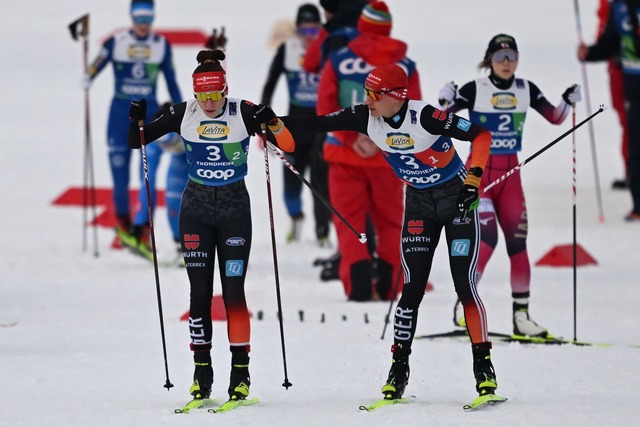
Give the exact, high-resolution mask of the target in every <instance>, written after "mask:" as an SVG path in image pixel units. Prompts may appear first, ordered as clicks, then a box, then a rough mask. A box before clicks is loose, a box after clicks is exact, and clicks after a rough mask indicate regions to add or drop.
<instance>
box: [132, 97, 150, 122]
mask: <svg viewBox="0 0 640 427" xmlns="http://www.w3.org/2000/svg"><path fill="white" fill-rule="evenodd" d="M146 117H147V100H146V99H144V98H142V99H141V100H140V101H135V100H134V101H131V105H130V106H129V120H131V121H132V122H134V123H138V122H139V121H141V120H142V121H144V119H145V118H146Z"/></svg>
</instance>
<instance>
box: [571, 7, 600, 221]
mask: <svg viewBox="0 0 640 427" xmlns="http://www.w3.org/2000/svg"><path fill="white" fill-rule="evenodd" d="M573 10H574V12H575V17H576V30H577V32H578V42H579V43H580V44H584V40H583V37H582V23H581V21H580V6H579V5H578V0H573ZM580 69H581V71H582V83H583V86H584V101H585V106H586V108H587V115H588V116H590V115H591V96H590V94H589V79H588V77H587V65H586V64H585V62H584V61H581V62H580ZM589 140H590V141H591V154H592V158H593V174H594V177H595V179H596V198H597V200H598V213H599V216H598V219H599V221H600V222H604V209H603V207H602V191H601V190H600V174H599V173H598V156H597V155H596V141H595V137H594V131H593V123H589Z"/></svg>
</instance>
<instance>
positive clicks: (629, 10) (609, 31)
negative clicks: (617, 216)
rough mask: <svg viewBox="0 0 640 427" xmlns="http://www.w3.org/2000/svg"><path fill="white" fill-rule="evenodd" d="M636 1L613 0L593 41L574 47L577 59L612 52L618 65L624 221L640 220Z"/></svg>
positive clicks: (598, 57)
mask: <svg viewBox="0 0 640 427" xmlns="http://www.w3.org/2000/svg"><path fill="white" fill-rule="evenodd" d="M638 13H640V0H614V1H612V2H611V10H610V13H609V18H608V19H607V24H606V25H605V28H604V30H603V31H602V33H601V34H600V36H599V37H598V39H597V41H596V43H595V44H593V45H592V46H586V45H584V44H580V45H579V46H578V52H577V55H578V59H579V60H580V61H587V62H589V61H602V60H607V59H610V58H611V57H614V56H615V55H619V56H620V62H621V64H622V83H623V90H624V100H625V112H626V115H627V124H628V131H629V152H628V158H627V177H628V181H629V190H631V199H632V208H631V212H629V214H627V215H626V216H625V220H626V221H633V222H636V221H640V33H639V27H640V25H638Z"/></svg>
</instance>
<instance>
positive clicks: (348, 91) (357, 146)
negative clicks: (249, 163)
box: [317, 1, 421, 301]
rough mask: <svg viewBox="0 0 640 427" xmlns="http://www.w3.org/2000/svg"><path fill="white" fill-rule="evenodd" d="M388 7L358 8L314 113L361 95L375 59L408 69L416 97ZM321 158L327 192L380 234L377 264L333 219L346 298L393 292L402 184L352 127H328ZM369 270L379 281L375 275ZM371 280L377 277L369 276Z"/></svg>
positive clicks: (354, 219)
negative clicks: (352, 31) (350, 33)
mask: <svg viewBox="0 0 640 427" xmlns="http://www.w3.org/2000/svg"><path fill="white" fill-rule="evenodd" d="M391 24H392V19H391V14H390V13H389V9H388V7H387V5H386V4H385V3H384V2H382V1H373V2H371V3H370V4H368V5H367V6H365V8H364V9H363V10H362V13H361V15H360V18H359V21H358V31H359V35H358V36H357V37H355V38H354V39H353V40H352V41H351V42H350V43H349V44H348V45H347V46H346V48H343V49H340V50H338V51H334V52H332V53H331V54H329V57H328V59H327V61H326V63H325V65H324V68H323V69H322V73H321V76H320V85H319V87H318V94H319V96H318V104H317V112H318V114H319V115H325V114H329V113H332V112H334V111H337V110H340V109H342V108H345V107H349V106H352V105H355V104H359V103H362V102H364V97H365V94H364V91H363V90H362V87H363V85H364V82H365V79H366V77H367V75H368V74H369V72H371V70H373V69H374V68H375V67H376V66H378V65H381V64H386V63H397V64H398V65H400V66H401V67H402V68H403V69H404V70H405V72H406V73H407V75H408V76H409V77H408V78H409V86H408V94H407V97H408V98H409V99H420V98H421V92H420V82H419V76H418V71H417V69H416V64H415V62H413V61H412V60H411V59H409V58H407V57H406V52H407V45H406V43H404V42H402V41H400V40H396V39H393V38H391V37H390V33H391ZM324 157H325V160H326V161H327V163H328V164H329V198H330V201H331V203H332V205H333V206H334V207H335V208H336V210H337V211H338V212H340V214H341V215H342V216H343V217H344V218H345V219H346V220H347V221H348V222H349V223H350V224H351V225H352V226H353V227H354V228H355V229H357V230H365V227H366V222H367V216H369V217H370V219H371V223H372V225H373V227H374V229H375V232H376V235H377V256H378V261H377V263H376V266H375V268H376V271H374V265H373V262H372V256H371V254H370V253H369V251H368V249H367V246H366V245H363V244H361V243H360V242H359V240H358V238H357V236H356V235H354V234H353V232H352V231H351V230H350V229H349V228H348V227H347V226H346V225H345V224H344V223H343V222H342V221H340V220H339V219H338V218H334V225H335V229H336V234H337V237H338V249H339V252H340V253H341V254H342V260H341V262H340V268H339V276H340V280H341V281H342V283H343V285H344V291H345V293H346V295H347V297H348V299H349V300H350V301H369V300H371V299H377V298H378V297H379V298H381V299H383V300H387V299H392V298H395V296H396V295H397V293H398V292H399V291H400V288H401V287H400V286H395V284H396V283H400V282H399V279H401V277H400V276H399V275H400V274H401V273H400V271H399V270H400V269H399V262H400V252H399V251H400V249H399V247H398V242H399V239H400V232H401V227H402V216H403V184H402V183H401V182H400V181H398V180H397V179H395V176H394V173H393V171H392V170H391V169H390V168H389V166H388V165H387V164H386V162H385V160H384V158H383V156H382V154H381V152H380V150H379V149H378V148H377V147H376V145H375V144H374V143H373V142H372V141H371V140H370V139H369V138H368V137H366V136H364V135H360V134H358V133H356V132H349V131H341V132H334V133H329V134H328V135H327V139H326V140H325V147H324ZM374 277H376V280H375V281H374ZM374 282H375V283H374Z"/></svg>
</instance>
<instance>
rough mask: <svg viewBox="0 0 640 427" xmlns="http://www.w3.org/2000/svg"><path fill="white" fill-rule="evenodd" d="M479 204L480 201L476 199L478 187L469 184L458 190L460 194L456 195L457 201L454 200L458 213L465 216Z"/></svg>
mask: <svg viewBox="0 0 640 427" xmlns="http://www.w3.org/2000/svg"><path fill="white" fill-rule="evenodd" d="M479 204H480V199H479V198H478V187H476V186H474V185H471V184H464V185H463V186H462V188H461V189H460V194H458V199H457V200H456V205H458V209H459V210H460V212H464V213H465V214H466V213H467V212H469V211H472V210H474V209H475V208H477V207H478V205H479Z"/></svg>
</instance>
